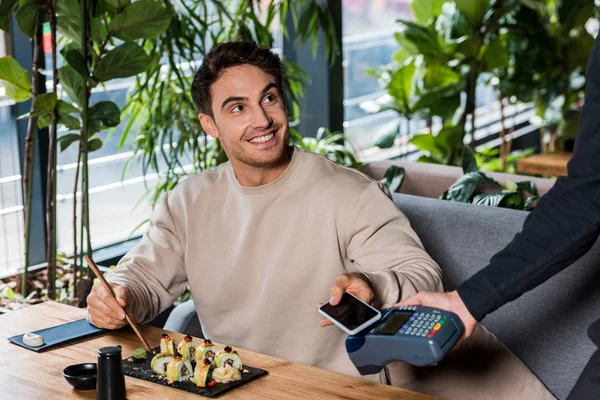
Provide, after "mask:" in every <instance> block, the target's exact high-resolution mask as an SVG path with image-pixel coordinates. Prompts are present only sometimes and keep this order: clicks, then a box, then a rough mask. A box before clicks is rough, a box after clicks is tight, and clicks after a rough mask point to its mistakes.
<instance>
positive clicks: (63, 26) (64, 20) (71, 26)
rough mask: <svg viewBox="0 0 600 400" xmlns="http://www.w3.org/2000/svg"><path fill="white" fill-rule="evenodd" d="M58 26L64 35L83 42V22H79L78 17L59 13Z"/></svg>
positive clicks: (76, 41)
mask: <svg viewBox="0 0 600 400" xmlns="http://www.w3.org/2000/svg"><path fill="white" fill-rule="evenodd" d="M56 28H57V30H58V32H59V33H60V34H61V35H62V36H64V37H66V38H68V39H70V40H72V41H73V42H75V43H77V44H79V43H80V42H81V33H80V29H81V24H80V23H79V21H78V19H75V18H72V17H68V16H64V15H59V16H57V17H56Z"/></svg>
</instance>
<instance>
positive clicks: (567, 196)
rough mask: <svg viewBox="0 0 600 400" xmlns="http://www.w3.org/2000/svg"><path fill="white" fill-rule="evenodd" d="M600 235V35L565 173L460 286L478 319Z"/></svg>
mask: <svg viewBox="0 0 600 400" xmlns="http://www.w3.org/2000/svg"><path fill="white" fill-rule="evenodd" d="M599 233H600V36H599V38H598V39H597V40H596V43H595V45H594V50H593V51H592V55H591V57H590V61H589V64H588V69H587V88H586V98H585V104H584V106H583V112H582V115H581V121H580V126H579V132H578V135H577V139H576V142H575V150H574V154H573V157H572V158H571V160H570V161H569V164H568V177H560V178H558V179H557V181H556V183H555V185H554V186H553V187H552V189H551V190H550V191H549V192H548V193H546V194H545V195H544V196H543V197H542V200H540V202H539V204H538V206H537V207H536V208H535V210H534V211H532V212H531V214H530V215H529V216H528V217H527V219H526V220H525V223H524V225H523V230H522V231H521V233H519V234H517V235H516V236H515V238H514V239H513V240H512V242H511V243H510V244H509V245H508V246H507V247H506V248H504V249H503V250H502V251H500V252H499V253H498V254H496V255H495V256H494V257H492V259H491V260H490V264H489V265H488V266H487V267H486V268H484V269H482V270H480V271H479V272H477V273H476V274H475V275H473V276H472V277H471V278H469V279H468V280H466V281H465V282H463V283H462V284H461V285H460V286H459V287H458V289H457V290H458V294H459V296H460V297H461V299H462V300H463V302H464V303H465V305H466V307H467V308H468V310H469V312H470V313H471V314H472V315H473V317H474V318H475V319H477V320H479V321H480V320H481V319H483V318H484V317H485V316H486V315H487V314H489V313H491V312H493V311H495V310H496V309H498V308H499V307H501V306H502V305H504V304H506V303H507V302H509V301H512V300H514V299H516V298H518V297H519V296H521V295H522V294H524V293H526V292H527V291H529V290H531V289H533V288H534V287H536V286H537V285H539V284H541V283H543V282H545V281H546V280H548V279H549V278H550V277H552V276H553V275H554V274H556V273H558V272H560V271H562V270H563V269H564V268H566V267H567V266H569V265H571V264H572V263H573V262H574V261H576V260H577V259H579V258H580V257H581V256H583V255H584V254H585V253H586V252H587V251H588V250H589V249H590V248H591V247H592V245H593V244H594V242H595V241H596V239H597V238H598V234H599Z"/></svg>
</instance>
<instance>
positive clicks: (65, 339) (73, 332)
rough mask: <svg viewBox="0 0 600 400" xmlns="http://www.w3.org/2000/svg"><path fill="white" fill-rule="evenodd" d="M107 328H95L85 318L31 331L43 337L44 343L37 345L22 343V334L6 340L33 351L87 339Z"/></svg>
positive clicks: (103, 331) (105, 330)
mask: <svg viewBox="0 0 600 400" xmlns="http://www.w3.org/2000/svg"><path fill="white" fill-rule="evenodd" d="M107 331H108V330H107V329H102V328H96V327H95V326H94V325H92V324H90V323H89V322H87V320H86V319H85V318H84V319H79V320H77V321H73V322H68V323H66V324H62V325H57V326H53V327H51V328H46V329H41V330H39V331H35V332H33V333H35V334H38V335H42V336H43V337H44V344H43V345H42V346H39V347H31V346H28V345H26V344H25V343H23V335H24V334H23V335H17V336H12V337H9V338H8V340H9V341H11V342H13V343H14V344H17V345H19V346H22V347H25V348H26V349H29V350H33V351H37V352H40V351H43V350H48V349H51V348H53V347H56V346H59V345H61V344H67V343H72V342H76V341H78V340H80V339H88V338H91V337H94V336H98V335H100V334H102V333H105V332H107Z"/></svg>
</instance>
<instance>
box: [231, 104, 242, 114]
mask: <svg viewBox="0 0 600 400" xmlns="http://www.w3.org/2000/svg"><path fill="white" fill-rule="evenodd" d="M243 109H244V106H242V105H240V104H238V105H237V106H235V107H233V108H232V109H231V112H232V113H239V112H242V110H243Z"/></svg>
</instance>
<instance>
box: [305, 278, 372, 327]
mask: <svg viewBox="0 0 600 400" xmlns="http://www.w3.org/2000/svg"><path fill="white" fill-rule="evenodd" d="M344 292H348V293H352V294H353V295H355V296H356V297H358V298H359V299H361V300H362V301H364V302H365V303H367V304H371V301H373V297H374V296H375V295H374V294H373V288H372V287H371V282H369V280H368V279H367V278H366V277H365V276H364V275H363V274H359V273H351V274H342V275H340V276H338V277H337V278H336V280H335V283H334V284H333V286H332V287H331V299H330V300H329V303H331V305H332V306H336V305H338V303H339V302H340V300H341V299H342V295H343V294H344ZM322 305H323V303H317V309H318V308H319V307H321V306H322ZM320 325H321V326H329V325H333V323H332V322H331V321H329V320H328V319H327V318H321V322H320Z"/></svg>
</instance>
